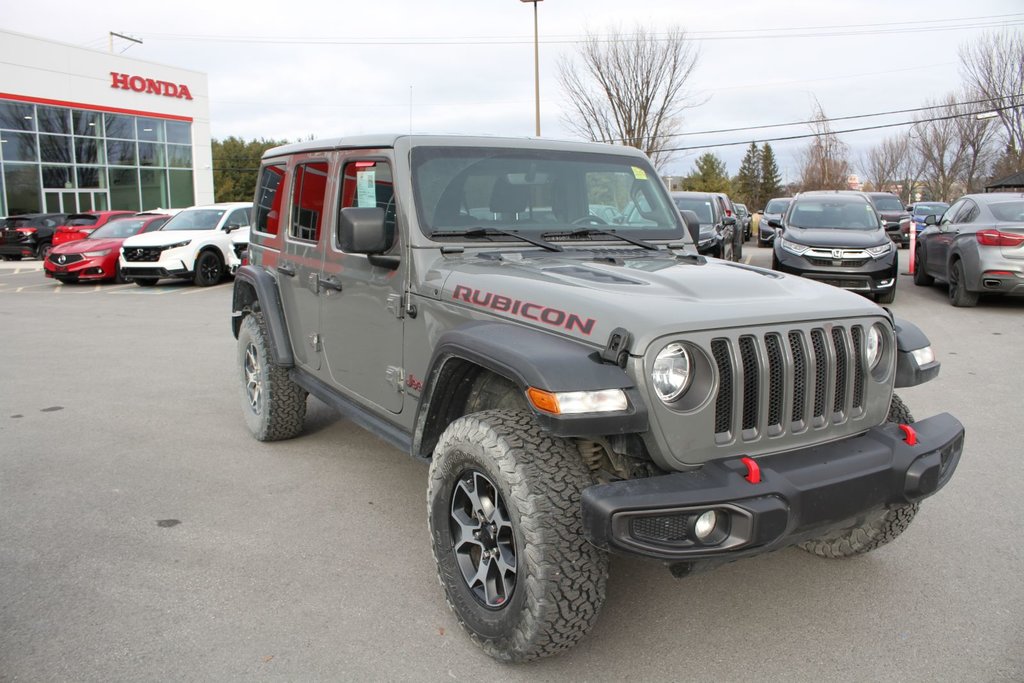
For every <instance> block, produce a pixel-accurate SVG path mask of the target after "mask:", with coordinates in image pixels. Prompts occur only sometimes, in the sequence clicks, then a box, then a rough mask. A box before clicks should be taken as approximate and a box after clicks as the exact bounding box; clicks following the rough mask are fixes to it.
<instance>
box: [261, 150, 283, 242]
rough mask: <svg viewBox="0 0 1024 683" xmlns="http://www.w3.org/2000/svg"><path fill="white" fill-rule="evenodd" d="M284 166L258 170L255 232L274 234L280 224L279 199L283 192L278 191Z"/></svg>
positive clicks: (266, 167)
mask: <svg viewBox="0 0 1024 683" xmlns="http://www.w3.org/2000/svg"><path fill="white" fill-rule="evenodd" d="M284 168H285V167H284V166H283V165H277V164H275V165H273V166H264V167H263V170H262V171H261V172H260V184H259V189H258V190H257V192H256V206H254V207H253V212H254V213H255V221H254V223H255V225H254V226H253V227H254V228H255V229H256V231H257V232H263V233H266V234H268V235H276V234H277V231H278V228H279V227H280V225H281V199H282V198H283V197H284V193H282V192H278V189H279V188H280V187H281V181H282V180H283V179H284Z"/></svg>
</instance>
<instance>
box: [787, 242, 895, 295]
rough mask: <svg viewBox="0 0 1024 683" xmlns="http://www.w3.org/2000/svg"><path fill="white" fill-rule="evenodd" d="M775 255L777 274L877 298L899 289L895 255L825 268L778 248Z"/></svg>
mask: <svg viewBox="0 0 1024 683" xmlns="http://www.w3.org/2000/svg"><path fill="white" fill-rule="evenodd" d="M773 248H774V251H775V266H776V268H775V270H778V271H780V272H783V273H789V274H790V275H799V276H801V277H805V278H808V279H810V280H817V281H819V282H825V283H827V284H830V285H833V286H835V287H840V288H842V289H849V290H851V291H854V292H863V293H872V294H877V293H880V292H887V291H889V290H890V289H892V288H893V287H895V286H896V276H897V274H898V271H899V267H898V262H897V256H896V252H895V251H890V253H889V254H888V255H886V256H885V257H883V258H880V259H868V260H866V261H863V262H862V263H861V264H859V265H857V264H849V265H847V264H846V263H845V262H844V261H837V262H836V263H837V264H838V265H822V264H818V263H813V262H811V260H810V259H808V258H805V257H803V256H798V255H796V254H793V253H790V252H788V251H786V250H785V249H782V248H781V247H779V246H778V245H775V246H774V247H773Z"/></svg>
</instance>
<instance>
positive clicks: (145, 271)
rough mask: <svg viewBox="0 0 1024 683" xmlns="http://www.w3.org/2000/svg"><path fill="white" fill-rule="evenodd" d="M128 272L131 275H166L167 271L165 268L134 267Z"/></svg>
mask: <svg viewBox="0 0 1024 683" xmlns="http://www.w3.org/2000/svg"><path fill="white" fill-rule="evenodd" d="M126 274H127V275H130V276H131V277H165V276H166V275H167V271H166V270H164V269H163V268H132V269H131V270H130V271H128V272H127V273H126Z"/></svg>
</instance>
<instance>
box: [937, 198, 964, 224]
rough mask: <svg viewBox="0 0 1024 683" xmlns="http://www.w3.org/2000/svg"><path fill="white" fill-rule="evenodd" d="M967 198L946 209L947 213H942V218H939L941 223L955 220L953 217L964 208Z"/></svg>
mask: <svg viewBox="0 0 1024 683" xmlns="http://www.w3.org/2000/svg"><path fill="white" fill-rule="evenodd" d="M966 203H967V200H965V199H961V200H960V201H958V202H956V203H955V204H953V206H951V207H949V208H948V209H946V213H944V214H942V218H941V219H940V220H939V225H949V224H950V223H952V222H953V217H954V216H956V215H957V214H958V213H959V212H960V211H961V210H962V209H963V208H964V204H966Z"/></svg>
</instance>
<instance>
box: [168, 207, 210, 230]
mask: <svg viewBox="0 0 1024 683" xmlns="http://www.w3.org/2000/svg"><path fill="white" fill-rule="evenodd" d="M224 211H225V209H196V210H195V211H182V212H181V213H179V214H177V215H175V216H174V217H173V218H171V220H169V221H167V225H165V226H164V227H163V229H164V230H213V229H214V228H216V227H217V224H218V223H220V218H221V216H223V215H224Z"/></svg>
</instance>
